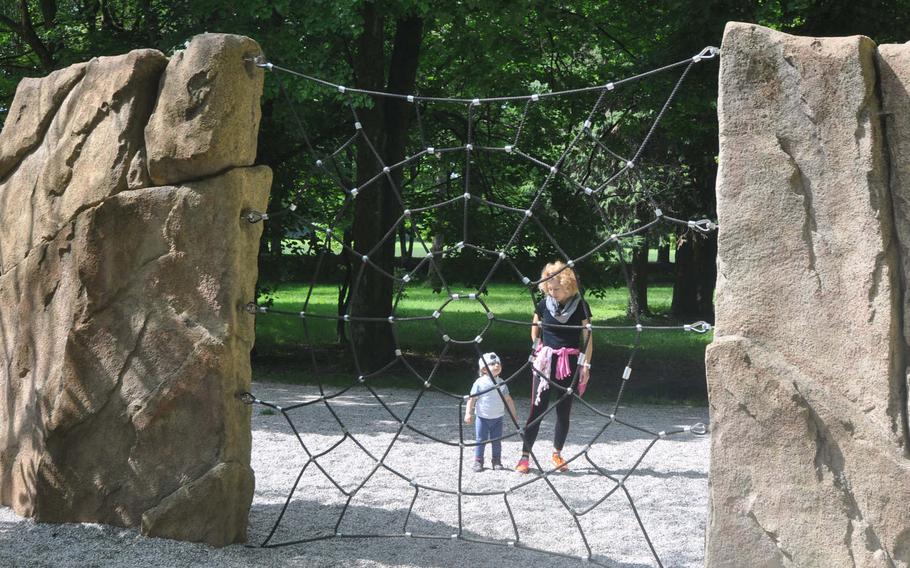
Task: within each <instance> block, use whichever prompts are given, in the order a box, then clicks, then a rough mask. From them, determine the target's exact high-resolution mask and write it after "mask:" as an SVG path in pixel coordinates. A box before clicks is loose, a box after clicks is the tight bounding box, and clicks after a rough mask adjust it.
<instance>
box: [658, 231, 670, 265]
mask: <svg viewBox="0 0 910 568" xmlns="http://www.w3.org/2000/svg"><path fill="white" fill-rule="evenodd" d="M657 263H658V264H663V265H667V264H670V239H669V238H667V239H666V240H664V241H661V243H660V245H659V246H658V247H657Z"/></svg>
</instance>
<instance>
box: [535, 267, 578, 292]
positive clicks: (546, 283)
mask: <svg viewBox="0 0 910 568" xmlns="http://www.w3.org/2000/svg"><path fill="white" fill-rule="evenodd" d="M557 273H558V274H557ZM554 274H555V276H553V275H554ZM550 276H553V278H549V277H550ZM540 278H541V280H542V281H541V283H540V284H538V285H537V287H538V288H539V289H540V291H541V292H543V293H544V294H549V287H550V282H553V281H554V280H555V281H556V282H559V283H560V284H561V285H562V287H563V288H565V289H566V290H567V291H568V292H569V295H570V296H574V295H575V294H577V293H578V278H576V276H575V271H574V270H572V269H571V268H569V267H567V266H566V263H565V262H562V261H561V260H557V261H554V262H551V263H549V264H547V265H546V266H544V267H543V270H541V271H540Z"/></svg>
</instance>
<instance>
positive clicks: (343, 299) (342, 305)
mask: <svg viewBox="0 0 910 568" xmlns="http://www.w3.org/2000/svg"><path fill="white" fill-rule="evenodd" d="M351 238H352V236H351V230H350V229H347V230H345V232H344V244H345V245H346V246H351ZM327 256H329V257H330V258H334V255H333V254H331V252H329V253H328V254H327ZM340 258H341V260H342V261H343V262H344V269H343V270H344V275H343V276H342V277H341V283H340V284H339V285H338V315H339V317H340V316H343V315H344V314H346V313H348V304H349V303H350V301H351V293H350V292H351V274H352V273H353V271H354V266H353V263H352V262H351V253H350V252H348V250H347V248H344V249H342V251H341V255H340ZM344 328H345V322H344V320H343V319H339V320H338V323H337V324H336V325H335V333H336V334H337V339H338V343H339V344H341V345H347V343H348V338H347V335H345V333H344Z"/></svg>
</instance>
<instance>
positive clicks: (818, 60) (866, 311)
mask: <svg viewBox="0 0 910 568" xmlns="http://www.w3.org/2000/svg"><path fill="white" fill-rule="evenodd" d="M908 85H910V45H889V46H881V47H879V48H877V47H876V45H875V44H874V43H873V42H872V41H871V40H869V39H868V38H865V37H846V38H809V37H794V36H789V35H786V34H783V33H779V32H775V31H772V30H769V29H766V28H762V27H760V26H756V25H750V24H738V23H731V24H728V26H727V29H726V32H725V35H724V40H723V46H722V53H721V70H720V98H719V103H718V116H719V120H720V165H719V171H718V181H717V209H718V218H719V225H720V232H719V235H718V287H717V300H716V317H717V325H716V332H715V339H714V342H713V343H712V344H711V345H710V346H709V348H708V352H707V355H706V358H707V371H708V389H709V399H710V405H711V412H712V420H711V422H712V433H711V489H710V500H711V502H710V509H709V510H710V512H709V519H708V528H707V540H706V558H705V560H706V562H705V563H706V566H709V567H712V568H717V567H728V566H748V567H753V568H755V567H778V566H788V567H789V566H818V567H833V566H838V567H840V566H864V567H865V566H870V567H871V566H900V567H907V566H910V459H908V435H907V357H906V353H907V343H906V340H905V338H907V337H910V334H908V333H906V332H905V331H904V329H903V328H902V326H904V325H910V322H908V317H910V312H907V307H906V306H907V304H906V303H905V302H906V299H907V298H908V295H907V294H906V293H905V290H904V286H905V285H904V282H905V281H906V279H907V275H908V274H910V273H908V272H907V271H908V270H910V256H908V247H910V157H908V156H910V154H908V152H910V106H908V96H907V88H908ZM904 322H908V323H904Z"/></svg>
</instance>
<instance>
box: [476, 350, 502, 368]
mask: <svg viewBox="0 0 910 568" xmlns="http://www.w3.org/2000/svg"><path fill="white" fill-rule="evenodd" d="M493 365H502V362H501V361H500V360H499V355H497V354H496V353H493V352H492V351H490V352H489V353H484V354H483V357H481V358H480V359H478V360H477V367H478V368H480V369H484V368H486V367H492V366H493Z"/></svg>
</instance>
